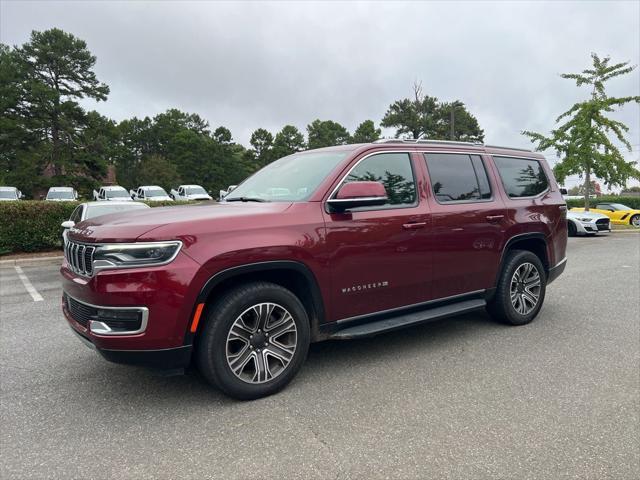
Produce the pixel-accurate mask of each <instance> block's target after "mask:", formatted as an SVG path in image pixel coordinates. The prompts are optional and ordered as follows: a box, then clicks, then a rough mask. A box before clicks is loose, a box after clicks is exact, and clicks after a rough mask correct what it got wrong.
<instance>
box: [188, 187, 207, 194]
mask: <svg viewBox="0 0 640 480" xmlns="http://www.w3.org/2000/svg"><path fill="white" fill-rule="evenodd" d="M185 190H186V192H187V195H208V193H207V192H206V191H205V190H204V188H202V187H188V188H185Z"/></svg>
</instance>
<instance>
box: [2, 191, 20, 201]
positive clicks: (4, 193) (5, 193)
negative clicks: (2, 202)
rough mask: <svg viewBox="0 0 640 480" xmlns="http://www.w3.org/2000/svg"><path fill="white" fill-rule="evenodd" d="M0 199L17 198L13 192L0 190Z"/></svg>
mask: <svg viewBox="0 0 640 480" xmlns="http://www.w3.org/2000/svg"><path fill="white" fill-rule="evenodd" d="M0 198H11V199H13V200H15V199H16V198H18V195H17V194H16V191H15V190H0Z"/></svg>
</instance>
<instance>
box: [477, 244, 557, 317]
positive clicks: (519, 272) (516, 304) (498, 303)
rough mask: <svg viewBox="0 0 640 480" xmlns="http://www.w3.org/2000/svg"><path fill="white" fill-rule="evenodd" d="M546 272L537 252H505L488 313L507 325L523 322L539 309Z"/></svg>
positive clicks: (544, 287)
mask: <svg viewBox="0 0 640 480" xmlns="http://www.w3.org/2000/svg"><path fill="white" fill-rule="evenodd" d="M546 285H547V275H546V273H545V271H544V267H543V265H542V262H541V261H540V259H539V258H538V256H537V255H535V254H533V253H532V252H529V251H526V250H512V251H510V252H509V253H507V255H506V258H505V260H504V264H503V268H502V273H501V275H500V279H499V280H498V287H497V288H496V293H495V296H494V298H493V299H492V300H491V301H490V302H489V304H488V305H487V310H488V311H489V314H490V315H491V316H492V317H493V318H495V319H496V320H499V321H502V322H504V323H508V324H510V325H525V324H527V323H529V322H531V321H532V320H533V319H534V318H535V317H536V316H537V315H538V312H539V311H540V308H541V307H542V303H543V302H544V296H545V291H546Z"/></svg>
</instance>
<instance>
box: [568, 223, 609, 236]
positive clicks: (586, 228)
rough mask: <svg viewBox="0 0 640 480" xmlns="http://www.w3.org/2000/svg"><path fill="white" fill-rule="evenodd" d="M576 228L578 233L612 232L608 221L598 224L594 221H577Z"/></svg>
mask: <svg viewBox="0 0 640 480" xmlns="http://www.w3.org/2000/svg"><path fill="white" fill-rule="evenodd" d="M575 225H576V230H577V233H578V234H581V235H595V234H597V233H608V232H611V224H610V223H609V222H607V223H606V224H598V223H596V222H595V221H594V222H580V221H578V222H575Z"/></svg>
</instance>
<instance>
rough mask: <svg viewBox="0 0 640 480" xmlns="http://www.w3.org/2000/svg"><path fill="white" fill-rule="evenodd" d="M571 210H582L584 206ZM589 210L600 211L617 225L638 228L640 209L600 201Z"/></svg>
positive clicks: (639, 224)
mask: <svg viewBox="0 0 640 480" xmlns="http://www.w3.org/2000/svg"><path fill="white" fill-rule="evenodd" d="M571 211H573V212H583V211H584V208H572V209H571ZM589 211H590V212H595V213H602V214H604V215H606V216H607V217H609V218H610V219H611V223H615V224H617V225H632V226H634V227H636V228H640V210H634V209H633V208H629V207H627V206H626V205H622V204H621V203H610V202H600V203H596V207H595V208H590V209H589Z"/></svg>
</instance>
